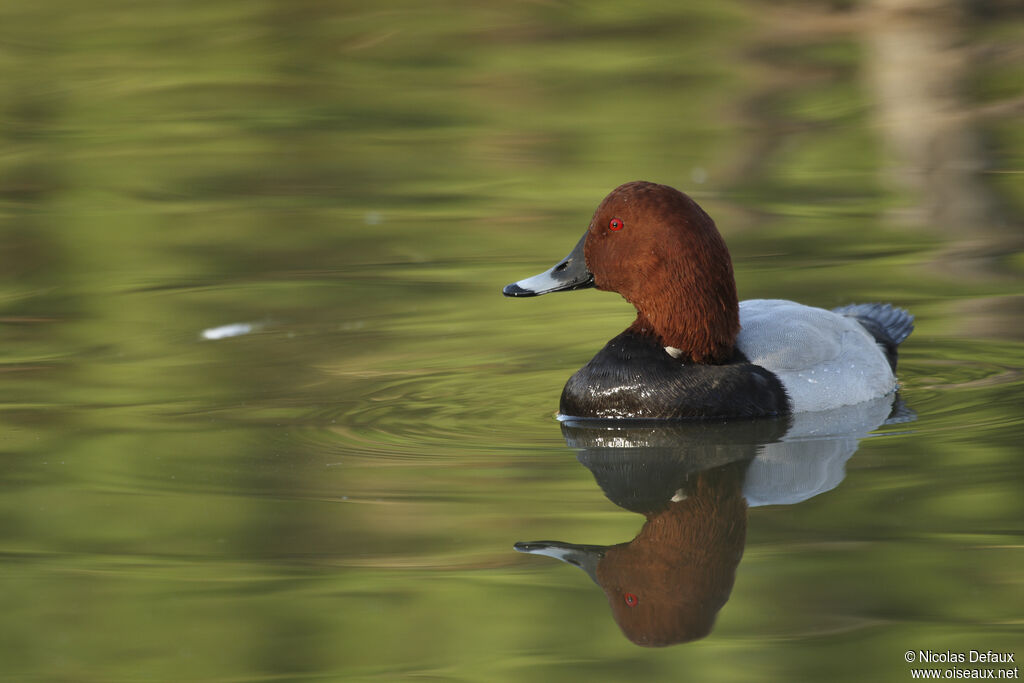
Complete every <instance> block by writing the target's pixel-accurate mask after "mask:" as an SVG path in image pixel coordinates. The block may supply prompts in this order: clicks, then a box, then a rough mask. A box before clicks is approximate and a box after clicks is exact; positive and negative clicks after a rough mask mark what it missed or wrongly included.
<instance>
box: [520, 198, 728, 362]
mask: <svg viewBox="0 0 1024 683" xmlns="http://www.w3.org/2000/svg"><path fill="white" fill-rule="evenodd" d="M587 287H597V288H598V289H604V290H608V291H612V292H618V293H619V294H621V295H622V296H623V297H624V298H625V299H626V300H627V301H629V302H630V303H632V304H633V305H634V306H635V307H636V309H637V318H636V321H635V322H634V323H633V324H632V325H631V326H630V329H631V330H633V331H634V332H636V333H639V334H645V335H649V336H652V337H654V338H656V339H657V340H658V342H659V343H660V344H662V345H663V346H666V347H673V348H674V349H678V350H679V352H680V353H679V354H675V351H673V354H674V355H677V356H678V357H681V358H683V359H686V360H690V361H693V362H697V363H720V362H725V361H727V360H728V359H729V358H730V356H732V353H733V347H734V346H735V343H736V335H737V334H739V329H740V320H739V301H738V300H737V298H736V281H735V279H734V277H733V272H732V261H731V260H730V258H729V251H728V249H726V246H725V242H724V241H723V240H722V236H721V235H720V234H719V233H718V229H717V228H716V227H715V222H714V221H713V220H711V217H710V216H708V215H707V214H706V213H704V210H703V209H701V208H700V207H699V206H698V205H697V202H695V201H693V200H692V199H690V198H689V197H688V196H686V195H685V194H683V193H682V192H680V191H679V190H676V189H673V188H671V187H669V186H667V185H657V184H655V183H648V182H644V181H637V182H632V183H626V184H625V185H620V186H619V187H617V188H615V189H614V190H613V191H612V193H611V194H609V195H608V196H607V197H605V198H604V201H602V202H601V204H600V206H598V207H597V211H596V212H594V217H593V219H592V220H591V221H590V227H588V228H587V231H586V232H585V233H584V234H583V237H582V238H581V239H580V241H579V243H578V244H577V245H576V247H575V248H574V249H573V250H572V251H571V252H570V253H569V255H568V256H566V257H565V258H564V259H562V260H561V261H559V262H558V263H557V264H555V266H553V267H552V268H550V269H548V270H547V271H545V272H543V273H540V274H539V275H535V276H533V277H530V278H526V279H524V280H520V281H518V282H514V283H512V284H510V285H508V286H506V287H505V289H504V293H505V295H506V296H515V297H523V296H537V295H540V294H547V293H548V292H558V291H567V290H573V289H584V288H587Z"/></svg>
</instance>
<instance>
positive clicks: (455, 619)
mask: <svg viewBox="0 0 1024 683" xmlns="http://www.w3.org/2000/svg"><path fill="white" fill-rule="evenodd" d="M880 11H881V10H877V9H875V10H872V9H871V8H868V7H862V6H860V5H858V4H857V3H835V6H834V7H832V8H823V7H819V6H817V5H816V4H814V3H799V2H798V3H791V4H789V5H785V6H778V5H773V4H770V3H736V2H724V3H723V2H711V1H710V0H709V1H707V2H695V3H687V4H685V6H684V5H683V4H681V3H680V4H679V6H677V4H676V3H659V2H640V3H633V4H632V5H630V6H629V7H628V8H627V7H626V6H624V5H621V4H620V3H614V2H605V1H600V2H592V3H583V4H576V3H560V2H551V3H530V2H505V3H473V2H462V1H452V2H444V3H433V4H431V5H429V8H428V5H427V4H425V3H419V2H401V1H396V2H387V3H383V4H382V5H380V6H379V7H376V8H375V9H367V8H365V7H364V5H362V4H359V3H351V2H335V3H321V2H311V1H308V2H307V1H296V2H270V1H266V2H239V1H233V0H206V1H204V2H192V1H187V0H183V1H181V2H175V3H171V4H163V5H160V4H152V3H132V2H116V1H112V0H104V1H102V2H96V3H85V4H82V3H69V2H62V1H61V0H54V1H52V2H42V3H29V2H13V1H8V2H4V3H0V140H2V144H0V260H2V264H3V268H4V273H5V277H4V279H3V284H2V289H0V334H2V335H3V352H2V360H0V373H2V374H0V377H2V380H3V384H4V391H3V397H4V399H3V402H2V404H0V409H2V410H0V419H2V433H3V434H4V436H3V438H2V440H0V451H2V452H0V467H2V468H3V474H2V477H0V482H2V484H0V529H2V534H0V580H2V592H0V678H2V679H4V680H12V681H13V680H19V681H21V680H29V681H136V680H166V681H178V680H197V681H248V680H261V681H265V680H307V679H308V680H394V679H399V678H405V677H407V678H437V679H442V680H464V681H519V680H552V681H554V680H558V681H565V680H588V681H589V680H595V679H596V680H630V681H633V680H682V679H688V680H705V681H741V680H742V681H750V680H765V681H775V680H788V681H820V680H844V681H845V680H849V681H861V680H892V681H901V680H910V668H911V665H909V664H908V663H906V661H905V660H904V653H905V652H906V651H908V650H913V651H917V650H933V651H939V652H945V651H947V650H950V651H954V652H959V651H968V650H971V649H976V650H982V651H986V650H994V651H1002V652H1016V654H1017V658H1018V659H1020V658H1021V657H1024V622H1022V619H1021V617H1022V614H1024V572H1022V569H1021V568H1022V567H1024V552H1022V547H1024V543H1022V539H1024V522H1022V520H1024V514H1022V513H1024V502H1022V498H1021V489H1022V481H1024V458H1022V454H1024V450H1022V447H1021V443H1022V441H1024V420H1022V412H1021V405H1022V399H1024V377H1022V365H1024V329H1022V327H1021V322H1020V320H1021V314H1022V313H1024V303H1022V301H1024V300H1022V298H1021V295H1022V289H1024V288H1022V282H1024V280H1022V277H1021V275H1022V270H1024V257H1022V255H1021V254H1022V252H1021V250H1020V247H1021V234H1022V233H1021V230H1020V226H1021V218H1022V214H1024V183H1022V180H1021V179H1022V175H1021V173H1022V171H1024V126H1022V125H1021V123H1022V122H1021V117H1020V114H1019V111H1018V110H1019V106H1016V105H1015V104H1014V103H1019V101H1020V97H1021V83H1024V60H1022V58H1021V54H1020V50H1019V45H1020V44H1021V42H1022V40H1024V16H1022V15H1021V14H1020V12H1019V11H1018V10H1016V9H1015V7H1014V6H1013V5H1012V3H998V2H994V3H988V4H982V5H979V6H978V7H976V8H975V10H974V11H972V12H971V13H969V14H968V15H966V16H963V17H954V16H949V15H946V14H944V13H941V12H940V13H939V14H937V15H935V16H925V17H921V16H916V15H914V14H910V15H906V16H903V15H900V16H899V17H895V18H893V17H887V16H886V15H885V14H884V12H882V13H881V14H879V12H880ZM900 31H904V32H905V33H900ZM894 35H895V38H896V40H895V42H893V40H892V39H893V37H894ZM921 35H924V36H927V37H928V39H927V40H923V41H915V40H913V39H911V38H907V37H906V36H921ZM893 44H895V45H898V46H902V47H901V49H906V50H911V52H912V53H911V54H910V55H909V56H908V55H905V54H901V53H899V52H898V51H896V52H895V53H894V51H893V49H891V46H892V45H893ZM913 50H917V52H913ZM915 58H926V59H925V61H924V62H923V63H925V64H934V65H935V67H934V69H921V68H917V70H916V71H914V69H913V68H911V72H912V73H914V74H916V75H915V76H914V78H912V79H911V80H910V81H909V82H910V83H912V84H917V85H920V87H916V86H915V87H909V86H905V87H890V86H887V85H886V83H887V82H888V81H887V78H888V76H890V75H892V76H893V77H894V78H898V76H899V74H901V73H904V72H906V71H907V69H908V66H907V65H908V64H911V65H913V64H916V63H920V62H915V61H914V59H915ZM929 73H939V74H941V75H942V78H940V79H937V80H938V81H940V82H935V81H936V79H930V78H928V77H927V76H928V74H929ZM950 83H952V85H950ZM922 84H923V85H922ZM897 85H898V86H899V84H897ZM953 86H956V87H953ZM908 111H909V112H913V116H911V125H909V126H906V125H903V126H901V125H897V124H894V122H899V121H904V122H906V117H907V115H906V112H908ZM640 178H643V179H648V180H653V181H658V182H663V183H667V184H670V185H673V186H676V187H679V188H680V189H683V190H685V191H687V192H689V193H690V194H692V195H693V196H694V197H695V198H696V199H697V200H698V201H699V202H700V203H701V204H702V205H703V206H704V207H705V208H706V209H707V210H708V212H709V213H710V214H711V215H712V216H714V217H715V218H716V220H717V222H718V224H719V227H720V229H721V231H722V233H723V234H724V236H725V238H726V240H727V242H728V243H729V245H730V249H731V251H732V255H733V260H734V265H735V268H736V271H737V278H738V284H739V289H740V295H741V297H742V298H761V297H764V298H772V297H778V298H791V299H798V300H800V301H802V302H804V303H809V304H813V305H819V306H826V307H832V306H838V305H842V304H845V303H850V302H854V301H874V300H878V301H891V302H893V303H895V304H897V305H900V306H903V307H906V308H908V309H909V310H911V311H912V312H913V313H914V314H915V315H916V316H917V329H916V331H915V332H914V334H913V336H912V337H911V338H910V339H909V340H908V342H906V344H905V345H904V348H903V352H902V357H901V361H900V371H899V375H900V379H901V382H902V384H903V390H902V397H903V399H904V401H905V402H906V405H907V406H908V407H909V408H910V409H911V410H912V411H913V412H914V413H916V416H917V417H916V420H913V421H909V422H905V421H904V422H893V423H891V424H886V425H881V426H878V427H874V426H872V428H871V429H870V430H869V431H870V432H871V436H869V437H867V438H863V439H862V440H860V442H859V446H857V445H856V439H854V445H855V446H856V452H855V453H852V456H850V457H849V458H848V460H845V461H844V462H843V463H840V464H841V465H842V467H841V468H840V472H842V471H845V477H844V478H841V481H840V482H838V483H837V484H836V485H835V486H833V487H831V488H829V489H827V490H824V491H822V492H821V493H820V494H819V495H816V496H813V497H811V498H809V499H808V500H806V501H804V502H801V503H798V504H786V505H782V504H774V505H764V506H759V507H752V508H751V509H750V510H749V512H748V513H747V514H746V517H745V524H746V539H745V545H744V547H743V555H742V559H741V560H740V561H739V564H738V566H737V567H736V568H735V584H734V586H733V588H732V590H731V592H730V593H729V595H728V600H727V602H726V603H725V604H724V606H723V607H722V608H721V610H720V612H719V613H718V615H717V620H716V622H715V626H714V629H713V630H712V631H711V633H710V635H708V636H707V637H704V638H701V639H698V640H695V641H693V642H690V643H687V644H682V645H677V646H674V647H667V648H663V649H647V648H639V647H637V646H636V645H634V644H633V643H632V642H630V641H629V640H627V639H626V638H625V637H624V636H623V633H622V631H620V629H619V627H618V626H617V624H616V622H615V621H614V620H613V619H612V614H611V610H610V609H609V604H608V602H607V600H606V599H605V596H604V594H603V593H602V592H601V590H600V589H599V588H598V587H597V586H595V585H594V584H593V583H592V582H591V581H590V580H589V579H588V578H587V577H586V576H585V575H584V574H582V573H581V572H579V571H577V570H575V569H573V568H570V567H568V566H566V565H564V564H561V563H558V562H556V561H554V560H552V559H549V558H545V557H533V556H529V555H523V554H518V553H516V552H514V551H513V549H512V546H513V544H514V543H515V542H517V541H531V540H539V539H557V540H561V541H566V542H572V543H584V544H601V545H609V544H616V543H624V542H627V541H629V540H630V539H632V538H633V537H634V536H635V535H636V534H637V533H638V532H639V530H640V528H641V526H642V525H643V523H644V518H643V517H641V516H640V515H637V514H635V513H633V512H629V511H627V510H625V509H623V508H621V507H618V506H616V505H615V504H613V503H612V502H611V501H610V500H609V498H607V497H606V496H605V494H604V493H603V491H602V489H601V488H600V487H599V486H598V482H597V480H595V475H594V474H592V472H591V471H590V470H588V469H587V467H585V466H584V465H583V464H581V462H580V460H578V459H577V452H576V451H575V450H572V449H570V448H569V447H568V446H567V445H566V440H565V439H564V438H563V434H562V430H561V428H560V426H559V424H558V422H556V421H555V420H554V419H553V414H554V411H555V409H556V408H557V399H558V394H559V392H560V390H561V386H562V384H563V383H564V381H565V379H566V378H567V377H568V376H569V375H570V374H571V373H572V372H574V371H575V370H576V369H577V368H578V367H579V366H580V365H582V364H583V363H584V362H585V361H586V360H587V359H589V358H590V356H591V355H592V354H593V353H594V352H595V351H596V350H597V349H598V348H600V346H601V345H602V344H603V343H604V341H605V340H607V339H609V338H610V337H612V336H613V335H614V334H616V333H617V332H618V331H620V330H621V329H622V328H623V327H625V326H626V325H627V324H628V322H629V321H630V319H631V317H630V316H631V309H630V307H629V306H628V304H626V303H625V302H623V301H622V300H621V299H619V298H618V297H617V296H615V295H613V294H608V293H602V292H596V291H583V292H573V293H569V294H563V295H552V296H548V297H542V298H539V299H532V300H525V301H521V300H508V299H504V298H502V297H501V295H500V290H501V287H502V286H503V285H504V284H506V283H508V282H512V281H514V280H517V279H519V278H521V277H525V276H527V275H532V274H534V273H536V272H538V271H540V270H541V269H543V268H546V267H548V266H550V265H552V264H553V263H554V262H555V260H556V259H558V258H560V257H562V256H564V255H565V253H567V252H568V250H569V249H570V248H571V247H572V245H573V244H575V242H576V240H577V239H578V238H579V235H580V234H581V233H582V231H583V229H584V228H585V226H586V224H587V222H588V221H589V218H590V214H591V212H592V211H593V208H594V207H595V206H596V205H597V203H598V202H599V201H600V199H601V198H602V197H603V196H604V195H605V194H606V193H607V192H608V191H609V190H610V189H612V188H613V187H615V186H616V185H618V184H619V183H622V182H625V181H629V180H634V179H640ZM232 323H248V324H251V325H252V326H253V327H252V330H251V332H249V333H248V334H242V335H239V336H233V337H228V338H223V339H217V340H211V339H204V338H203V337H202V332H203V331H204V330H209V329H212V328H218V327H220V326H223V325H228V324H232ZM716 438H719V437H716ZM965 666H966V665H965Z"/></svg>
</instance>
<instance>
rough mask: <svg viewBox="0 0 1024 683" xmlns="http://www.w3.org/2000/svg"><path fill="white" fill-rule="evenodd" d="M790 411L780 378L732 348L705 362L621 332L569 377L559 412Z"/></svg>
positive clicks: (686, 415) (689, 414) (682, 414)
mask: <svg viewBox="0 0 1024 683" xmlns="http://www.w3.org/2000/svg"><path fill="white" fill-rule="evenodd" d="M789 410H790V405H789V398H788V397H787V396H786V390H785V389H784V388H783V386H782V383H781V382H779V379H778V378H777V377H776V376H775V375H773V374H772V373H771V372H769V371H767V370H765V369H764V368H762V367H760V366H758V365H753V364H752V363H750V362H749V361H747V359H746V358H745V357H744V356H743V354H741V353H739V352H738V351H737V352H736V354H735V356H734V357H733V358H732V359H730V361H729V362H728V363H724V364H721V365H707V364H702V363H692V362H684V361H683V360H679V359H676V358H673V357H672V356H670V355H668V353H666V352H665V349H664V348H663V347H662V346H661V345H660V344H658V342H657V341H656V340H655V339H652V338H651V337H647V336H644V335H638V334H635V333H633V332H630V331H628V330H627V331H625V332H623V333H622V334H620V335H619V336H617V337H615V338H614V339H612V340H611V341H610V342H608V344H607V345H605V347H604V348H603V349H601V351H600V352H599V353H598V354H597V355H596V356H594V357H593V358H592V359H591V360H590V362H589V363H587V364H586V365H584V366H583V367H582V368H580V370H579V371H578V372H577V373H576V374H575V375H573V376H572V377H570V378H569V381H568V382H566V384H565V388H564V389H563V390H562V399H561V402H560V404H559V412H561V413H562V414H563V415H571V416H574V417H601V418H682V419H695V418H696V419H699V418H712V417H763V416H767V415H783V414H786V413H788V412H789Z"/></svg>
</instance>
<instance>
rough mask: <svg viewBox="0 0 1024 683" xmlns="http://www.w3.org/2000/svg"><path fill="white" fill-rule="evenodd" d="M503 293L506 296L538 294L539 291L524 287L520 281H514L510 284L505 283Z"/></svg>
mask: <svg viewBox="0 0 1024 683" xmlns="http://www.w3.org/2000/svg"><path fill="white" fill-rule="evenodd" d="M501 293H502V294H504V295H505V296H537V292H534V291H532V290H529V289H523V288H522V287H520V286H519V283H518V282H513V283H512V284H510V285H505V288H504V289H503V290H501Z"/></svg>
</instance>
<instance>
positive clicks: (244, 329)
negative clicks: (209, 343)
mask: <svg viewBox="0 0 1024 683" xmlns="http://www.w3.org/2000/svg"><path fill="white" fill-rule="evenodd" d="M260 327H262V325H260V324H259V323H231V324H230V325H221V326H220V327H210V328H207V329H205V330H203V331H202V333H200V335H199V336H200V337H202V338H203V339H209V340H215V339H228V338H229V337H241V336H242V335H243V334H249V333H250V332H255V331H256V330H258V329H260Z"/></svg>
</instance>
